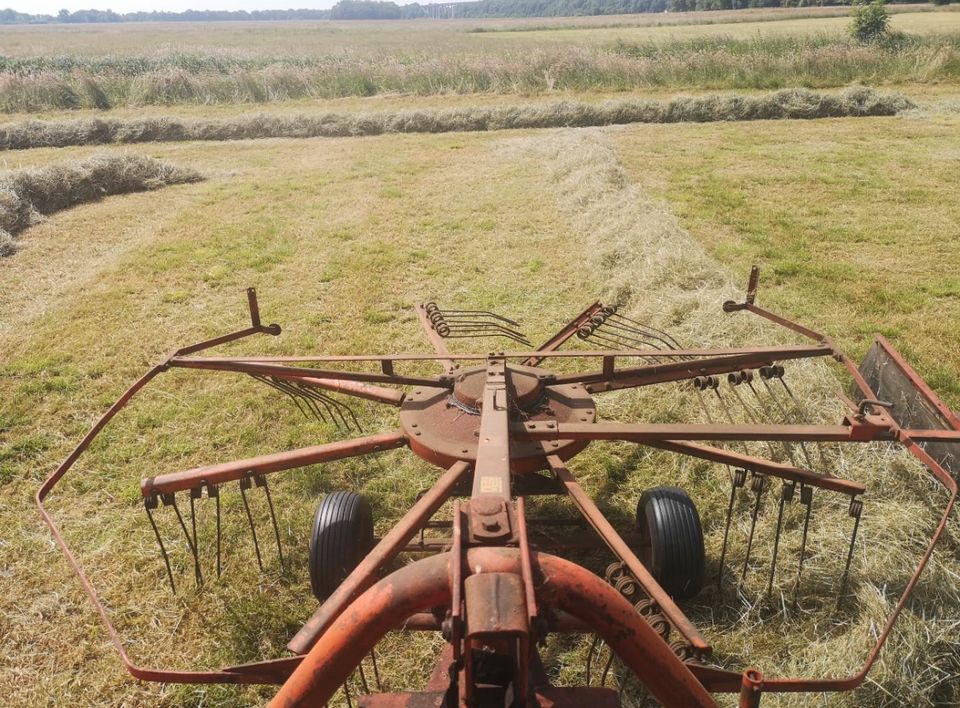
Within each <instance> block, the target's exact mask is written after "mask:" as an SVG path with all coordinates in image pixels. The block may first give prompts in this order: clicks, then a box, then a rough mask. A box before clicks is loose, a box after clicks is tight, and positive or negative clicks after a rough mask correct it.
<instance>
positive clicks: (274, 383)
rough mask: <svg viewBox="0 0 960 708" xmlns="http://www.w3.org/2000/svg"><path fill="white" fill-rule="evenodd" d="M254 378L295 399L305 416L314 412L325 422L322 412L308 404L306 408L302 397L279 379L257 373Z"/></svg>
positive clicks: (295, 403)
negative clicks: (301, 400) (301, 399)
mask: <svg viewBox="0 0 960 708" xmlns="http://www.w3.org/2000/svg"><path fill="white" fill-rule="evenodd" d="M253 378H255V379H256V380H257V381H260V382H261V383H265V384H267V386H269V387H270V388H272V389H275V390H277V391H280V393H282V394H284V395H285V396H289V397H290V398H291V400H293V403H294V405H296V407H297V409H298V410H299V411H300V413H301V414H302V415H303V416H304V417H306V418H309V417H310V415H311V414H313V415H314V416H315V417H319V418H320V420H321V422H325V421H324V420H323V418H322V417H321V416H320V414H319V413H318V412H316V411H314V410H313V408H312V407H311V406H309V405H307V410H304V408H303V404H302V403H301V402H300V397H299V396H297V395H296V394H295V393H293V392H291V391H289V390H288V389H287V388H286V387H285V386H284V385H281V383H280V381H279V380H278V379H274V378H271V377H269V376H257V375H253Z"/></svg>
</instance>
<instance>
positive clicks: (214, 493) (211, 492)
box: [200, 480, 223, 578]
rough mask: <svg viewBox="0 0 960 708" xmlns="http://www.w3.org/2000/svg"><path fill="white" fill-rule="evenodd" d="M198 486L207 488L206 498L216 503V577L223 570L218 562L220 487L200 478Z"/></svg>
mask: <svg viewBox="0 0 960 708" xmlns="http://www.w3.org/2000/svg"><path fill="white" fill-rule="evenodd" d="M200 486H201V487H206V488H207V499H210V498H211V497H212V498H213V499H214V500H215V501H216V505H217V506H216V508H217V577H218V578H219V577H220V576H221V575H222V572H223V566H222V564H221V562H220V487H219V486H217V485H216V484H210V483H209V482H208V481H206V480H200Z"/></svg>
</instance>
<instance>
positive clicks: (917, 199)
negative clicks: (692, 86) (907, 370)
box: [617, 115, 960, 408]
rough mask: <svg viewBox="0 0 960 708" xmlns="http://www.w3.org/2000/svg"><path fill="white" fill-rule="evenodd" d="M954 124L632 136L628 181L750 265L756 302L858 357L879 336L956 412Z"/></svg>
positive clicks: (932, 121) (958, 287) (920, 121)
mask: <svg viewBox="0 0 960 708" xmlns="http://www.w3.org/2000/svg"><path fill="white" fill-rule="evenodd" d="M958 129H960V120H958V119H957V118H956V117H955V116H944V115H941V116H927V117H918V118H912V119H911V118H905V119H898V120H871V119H868V120H863V121H850V122H845V121H811V122H804V123H803V124H800V123H789V124H776V123H767V124H763V125H759V124H758V125H743V124H740V125H736V126H734V125H728V124H725V125H719V126H716V127H711V128H705V127H703V126H682V127H678V128H676V129H669V130H662V129H659V128H656V127H652V128H649V129H648V128H647V127H643V128H637V129H630V130H625V131H622V132H619V133H617V135H618V138H617V141H618V145H619V147H620V151H621V154H622V156H623V159H624V162H625V164H626V165H627V166H628V169H629V170H630V172H631V175H632V176H633V177H634V178H635V179H637V180H638V181H639V182H641V183H642V184H644V185H645V186H646V187H647V188H649V189H650V190H652V191H653V192H655V193H657V194H659V195H662V196H663V197H665V198H667V199H668V200H669V201H670V203H671V204H673V205H674V208H675V211H676V213H677V214H678V216H679V217H680V218H681V220H682V222H683V223H684V225H685V226H686V227H687V228H688V229H689V230H690V231H691V233H693V234H696V235H697V238H698V239H699V240H700V241H701V242H702V243H703V244H704V245H705V246H706V247H707V248H708V250H709V251H710V253H711V254H713V255H714V256H715V257H716V258H717V259H718V260H719V261H720V262H721V263H723V264H725V265H726V266H727V267H734V268H737V269H738V270H739V271H741V272H743V271H744V270H745V268H746V266H747V265H748V264H750V263H759V264H760V266H761V268H762V269H763V272H764V277H763V280H762V283H763V284H762V287H761V297H762V300H763V302H765V303H767V304H769V305H771V306H773V307H774V308H775V309H778V310H781V311H786V312H790V313H791V314H793V315H794V316H796V317H797V318H799V319H800V320H802V321H805V322H808V323H811V324H814V325H816V326H817V327H819V328H820V329H821V330H822V331H824V332H826V333H827V334H830V335H831V336H833V337H835V338H836V339H837V341H838V342H839V343H841V344H842V345H843V346H844V347H846V348H848V349H849V350H850V351H851V352H852V353H853V354H854V355H856V356H857V357H859V356H861V355H862V354H863V353H864V352H865V351H866V348H867V346H868V345H869V344H870V342H871V341H872V334H873V333H874V332H881V333H883V334H884V335H886V336H887V337H888V338H890V339H891V340H892V341H893V342H894V343H895V344H896V345H897V346H898V347H900V348H901V349H902V351H904V353H906V354H907V355H908V356H909V358H910V359H911V360H912V361H914V362H915V364H916V366H917V368H918V369H919V371H921V373H922V374H923V375H924V376H926V377H927V380H928V381H929V382H930V383H931V384H933V385H934V387H935V388H936V389H937V390H939V391H941V392H942V393H943V395H944V396H945V398H946V400H947V401H949V403H950V404H951V405H952V406H953V407H954V408H956V407H958V406H960V377H958V372H960V351H958V349H957V334H956V327H957V322H958V321H960V278H958V274H957V271H956V269H955V268H953V267H951V266H950V265H948V264H950V263H953V262H955V261H956V260H957V258H960V240H958V238H957V237H958V235H960V234H958V226H957V225H958V224H960V202H958V201H957V200H956V199H954V198H953V196H952V195H954V194H955V193H956V192H957V189H958V187H960V144H958V142H957V140H956V136H957V131H958Z"/></svg>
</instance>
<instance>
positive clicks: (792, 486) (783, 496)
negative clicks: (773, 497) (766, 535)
mask: <svg viewBox="0 0 960 708" xmlns="http://www.w3.org/2000/svg"><path fill="white" fill-rule="evenodd" d="M796 487H797V485H796V483H795V482H787V483H784V485H783V488H782V489H781V490H780V509H779V510H778V511H777V531H776V535H775V536H774V537H773V557H772V558H771V560H770V580H769V581H768V582H767V597H770V594H771V593H772V592H773V578H774V576H775V575H776V572H777V553H778V552H779V551H780V531H781V529H782V528H783V507H784V506H785V505H786V503H787V502H788V501H791V500H792V499H793V493H794V491H795V490H796Z"/></svg>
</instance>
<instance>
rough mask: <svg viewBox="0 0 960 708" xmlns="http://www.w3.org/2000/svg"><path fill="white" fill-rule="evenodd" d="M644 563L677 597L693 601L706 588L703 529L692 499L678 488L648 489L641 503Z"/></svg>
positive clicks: (641, 548) (640, 524)
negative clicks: (704, 582)
mask: <svg viewBox="0 0 960 708" xmlns="http://www.w3.org/2000/svg"><path fill="white" fill-rule="evenodd" d="M637 526H638V527H639V531H640V540H641V543H640V549H639V554H638V555H639V556H640V560H641V561H642V562H643V564H644V565H645V566H646V567H647V570H649V571H650V574H651V575H653V577H654V578H656V580H657V582H658V583H660V585H661V586H662V587H663V589H664V590H666V591H667V593H669V594H670V595H671V596H672V597H675V598H681V599H682V598H690V597H693V596H694V595H696V594H697V593H698V592H700V588H701V586H702V585H703V566H704V551H703V530H702V528H701V526H700V515H699V514H698V513H697V507H696V506H694V503H693V500H692V499H691V498H690V496H689V495H688V494H687V493H686V492H685V491H683V490H682V489H679V488H677V487H654V488H652V489H648V490H647V491H645V492H644V493H643V495H642V496H641V497H640V501H639V502H638V503H637Z"/></svg>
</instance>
